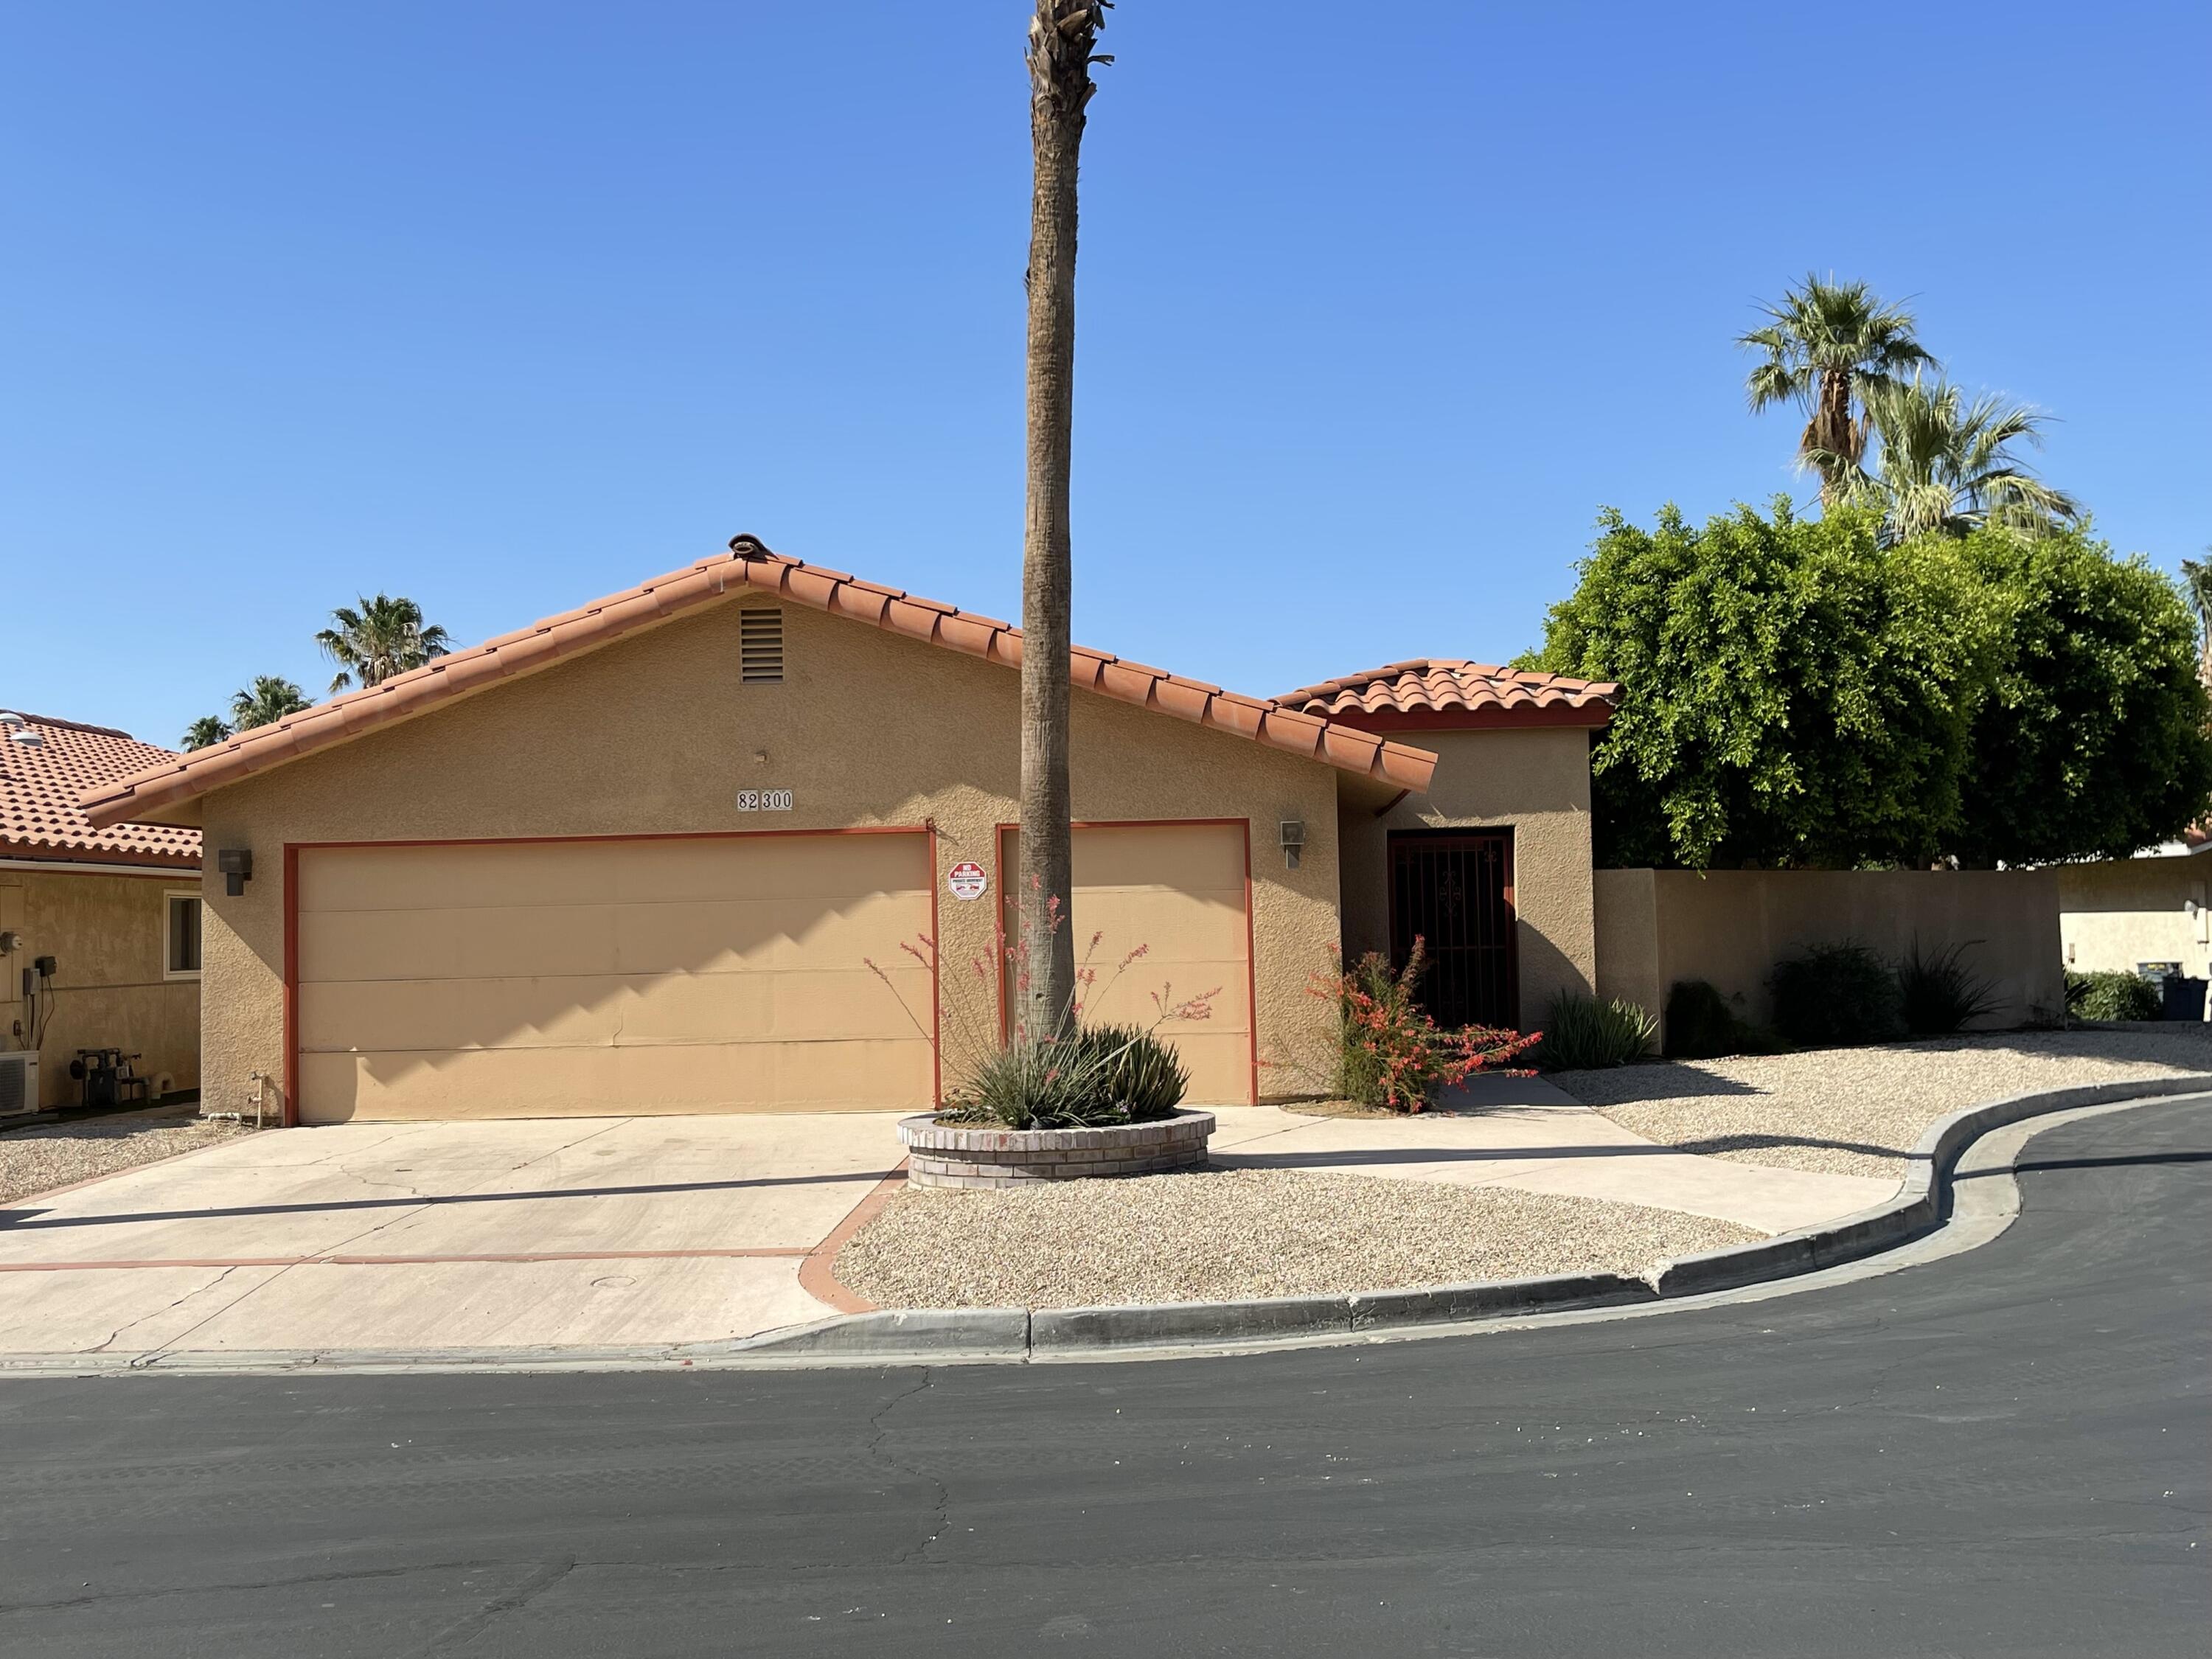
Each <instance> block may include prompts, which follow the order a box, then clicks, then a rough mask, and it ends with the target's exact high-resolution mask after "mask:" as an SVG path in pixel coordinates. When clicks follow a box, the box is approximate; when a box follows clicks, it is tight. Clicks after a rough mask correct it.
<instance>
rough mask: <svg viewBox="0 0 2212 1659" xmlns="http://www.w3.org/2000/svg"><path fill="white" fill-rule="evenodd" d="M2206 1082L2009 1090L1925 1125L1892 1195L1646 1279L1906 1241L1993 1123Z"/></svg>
mask: <svg viewBox="0 0 2212 1659" xmlns="http://www.w3.org/2000/svg"><path fill="white" fill-rule="evenodd" d="M2207 1089H2212V1075H2208V1074H2205V1073H2196V1074H2193V1075H2191V1076H2187V1077H2175V1078H2159V1079H2153V1080H2151V1081H2148V1082H2136V1083H2102V1084H2093V1085H2087V1086H2083V1087H2079V1088H2073V1089H2050V1090H2045V1091H2043V1092H2041V1093H2039V1094H2028V1095H2015V1096H2013V1097H2010V1098H2009V1099H2006V1100H1993V1101H1990V1102H1989V1103H1986V1104H1984V1105H1980V1106H1969V1107H1968V1108H1966V1110H1964V1111H1961V1112H1954V1113H1952V1114H1951V1115H1950V1116H1948V1117H1947V1118H1942V1119H1939V1120H1938V1121H1936V1122H1934V1123H1931V1124H1929V1126H1928V1132H1927V1133H1925V1134H1923V1135H1922V1136H1921V1137H1920V1142H1919V1144H1918V1145H1917V1146H1915V1147H1914V1148H1913V1149H1912V1161H1911V1167H1910V1169H1909V1170H1907V1171H1906V1173H1905V1182H1904V1185H1903V1186H1902V1187H1901V1188H1899V1190H1898V1193H1897V1194H1896V1196H1895V1197H1893V1198H1892V1199H1890V1200H1888V1201H1887V1203H1884V1204H1880V1205H1877V1206H1875V1207H1874V1208H1873V1209H1870V1210H1861V1211H1860V1212H1858V1213H1857V1214H1856V1215H1847V1216H1844V1217H1841V1218H1838V1219H1837V1220H1834V1221H1830V1222H1825V1223H1823V1224H1822V1225H1820V1226H1818V1227H1808V1228H1805V1229H1803V1230H1802V1231H1798V1232H1794V1233H1783V1234H1781V1235H1779V1236H1778V1237H1773V1238H1769V1239H1763V1240H1761V1241H1760V1242H1759V1243H1756V1244H1738V1245H1735V1246H1734V1247H1733V1248H1731V1249H1725V1250H1708V1251H1706V1252H1705V1253H1704V1254H1702V1255H1685V1256H1677V1257H1676V1258H1675V1259H1674V1261H1669V1262H1667V1263H1665V1264H1663V1265H1662V1267H1660V1268H1659V1269H1658V1271H1657V1272H1656V1273H1654V1274H1653V1275H1652V1280H1651V1282H1652V1287H1653V1289H1654V1290H1655V1291H1657V1293H1658V1294H1659V1295H1660V1296H1661V1297H1679V1296H1697V1295H1700V1294H1702V1293H1703V1292H1705V1291H1730V1290H1735V1289H1738V1288H1740V1287H1741V1286H1742V1285H1756V1284H1759V1283H1761V1282H1763V1281H1765V1280H1766V1279H1786V1278H1789V1277H1791V1276H1793V1275H1795V1274H1797V1273H1814V1272H1816V1271H1818V1270H1819V1269H1820V1268H1822V1267H1839V1266H1841V1265H1842V1264H1843V1263H1844V1262H1846V1261H1858V1260H1859V1259H1860V1258H1862V1257H1863V1256H1869V1255H1874V1254H1875V1252H1877V1251H1880V1250H1887V1249H1893V1248H1894V1247H1895V1246H1897V1245H1899V1244H1906V1243H1911V1241H1912V1240H1914V1239H1916V1238H1918V1237H1921V1236H1922V1235H1923V1234H1925V1233H1929V1232H1932V1231H1935V1229H1936V1228H1937V1227H1939V1226H1941V1225H1942V1222H1943V1218H1944V1217H1945V1216H1946V1215H1948V1213H1949V1212H1950V1182H1951V1171H1952V1170H1953V1169H1954V1167H1955V1166H1956V1165H1957V1164H1958V1161H1959V1154H1960V1153H1961V1152H1964V1151H1966V1148H1967V1147H1968V1146H1971V1145H1972V1143H1973V1142H1974V1141H1975V1140H1977V1139H1979V1138H1980V1137H1982V1136H1983V1135H1985V1134H1987V1133H1989V1132H1990V1130H1992V1129H2002V1128H2003V1127H2005V1126H2006V1125H2007V1124H2009V1123H2017V1122H2019V1121H2021V1120H2022V1119H2023V1118H2030V1117H2038V1116H2040V1115H2043V1114H2044V1113H2046V1112H2063V1111H2068V1110H2070V1109H2073V1108H2075V1107H2076V1106H2107V1105H2114V1104H2117V1103H2120V1102H2122V1101H2130V1100H2153V1099H2157V1098H2159V1097H2163V1096H2168V1095H2190V1094H2198V1093H2202V1092H2203V1091H2205V1090H2207Z"/></svg>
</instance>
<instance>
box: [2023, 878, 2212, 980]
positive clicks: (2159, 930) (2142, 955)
mask: <svg viewBox="0 0 2212 1659" xmlns="http://www.w3.org/2000/svg"><path fill="white" fill-rule="evenodd" d="M2208 870H2212V853H2200V854H2196V855H2194V856H2192V857H2188V858H2154V859H2115V860H2112V861H2111V862H2109V863H2102V864H2066V865H2061V866H2059V868H2058V905H2059V912H2060V915H2059V924H2058V925H2059V936H2060V938H2061V939H2063V941H2064V944H2065V949H2066V965H2067V966H2068V967H2069V968H2072V969H2076V970H2077V971H2079V972H2081V973H2090V972H2093V971H2095V970H2097V969H2117V970H2119V971H2122V972H2125V973H2133V972H2135V971H2136V967H2137V965H2138V964H2139V963H2146V962H2178V963H2180V964H2181V971H2182V972H2183V973H2185V974H2186V975H2189V976H2190V977H2191V978H2192V979H2203V978H2205V977H2207V976H2208V975H2212V912H2207V911H2206V909H2205V908H2204V904H2205V900H2206V898H2207V897H2208V896H2212V895H2208V893H2207V891H2206V876H2207V872H2208ZM2191 903H2194V904H2195V905H2196V906H2197V913H2196V914H2195V915H2191V914H2190V913H2189V909H2188V907H2189V906H2190V905H2191Z"/></svg>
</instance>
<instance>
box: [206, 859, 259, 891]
mask: <svg viewBox="0 0 2212 1659" xmlns="http://www.w3.org/2000/svg"><path fill="white" fill-rule="evenodd" d="M215 867H216V873H218V874H219V875H221V876H222V890H223V891H224V892H225V893H227V894H228V895H229V896H231V897H232V898H236V897H238V896H240V894H242V893H244V892H245V891H246V883H247V882H249V881H251V880H252V879H253V849H252V848H250V847H226V848H222V850H221V851H220V852H218V853H217V854H216V855H215Z"/></svg>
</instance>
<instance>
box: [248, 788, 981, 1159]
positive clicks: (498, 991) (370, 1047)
mask: <svg viewBox="0 0 2212 1659" xmlns="http://www.w3.org/2000/svg"><path fill="white" fill-rule="evenodd" d="M932 841H933V838H932V836H930V834H929V832H928V831H927V830H926V829H901V830H890V831H847V832H842V833H838V832H832V833H827V834H824V833H820V832H775V831H770V832H766V833H754V834H738V835H729V836H645V837H635V838H577V839H564V840H542V841H509V842H378V843H364V844H349V845H321V846H303V847H298V848H288V849H287V851H286V859H285V863H286V872H285V875H286V883H285V884H286V891H287V897H288V901H289V907H290V915H289V923H290V925H289V927H288V930H287V932H288V939H287V957H288V961H287V974H286V979H287V987H288V990H289V1017H290V1023H291V1024H292V1026H293V1031H292V1033H291V1036H292V1042H291V1044H290V1047H291V1049H292V1054H293V1065H294V1077H293V1079H292V1088H291V1090H290V1091H289V1092H290V1094H291V1097H292V1098H293V1100H295V1102H297V1103H298V1117H299V1120H300V1121H303V1122H310V1123H328V1122H342V1121H347V1120H349V1119H375V1120H395V1119H396V1120H406V1119H421V1118H471V1117H563V1116H611V1115H630V1114H642V1113H677V1112H745V1111H756V1112H757V1111H836V1110H860V1111H884V1110H892V1109H908V1110H915V1109H926V1108H927V1107H928V1106H929V1105H930V1104H931V1103H933V1099H934V1097H935V1094H936V1086H937V1079H936V1054H935V1048H934V1044H933V1042H932V1041H931V1040H930V1038H929V1037H927V1036H925V1035H924V1034H923V1028H928V1029H933V1027H934V1015H933V1008H934V1006H935V1001H936V994H935V987H934V985H933V972H932V970H930V969H927V968H925V967H923V966H921V964H920V963H918V962H917V961H916V960H915V957H914V956H913V955H911V954H909V953H908V951H902V949H901V948H900V947H901V945H902V944H908V943H911V942H913V941H915V939H917V938H918V937H920V936H927V937H932V938H933V937H934V936H935V927H934V922H933V903H934V895H933V881H932V878H931V871H932V869H933V862H934V851H933V845H932ZM871 962H873V963H875V964H876V967H871V966H870V965H869V964H870V963H871ZM878 968H879V969H881V972H880V974H879V973H878V971H877V969H878ZM886 981H889V982H888V983H886Z"/></svg>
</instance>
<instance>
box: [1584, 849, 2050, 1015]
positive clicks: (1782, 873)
mask: <svg viewBox="0 0 2212 1659" xmlns="http://www.w3.org/2000/svg"><path fill="white" fill-rule="evenodd" d="M1595 893H1596V899H1597V969H1598V971H1597V984H1598V994H1600V995H1601V996H1607V997H1624V998H1626V999H1627V1000H1630V1001H1632V1002H1635V1003H1638V1004H1641V1005H1642V1006H1644V1007H1645V1008H1648V1009H1650V1011H1651V1012H1653V1013H1655V1014H1658V1015H1661V1016H1662V1018H1663V1017H1664V1013H1665V1006H1666V1000H1667V993H1668V988H1669V987H1671V986H1673V985H1674V982H1675V981H1677V980H1685V979H1703V980H1710V981H1711V982H1712V983H1713V984H1714V985H1716V986H1717V987H1719V989H1720V991H1721V994H1723V996H1725V997H1727V998H1728V999H1729V1004H1730V1006H1733V1007H1734V1008H1735V1010H1736V1012H1738V1014H1740V1015H1741V1017H1742V1018H1746V1019H1748V1020H1751V1021H1752V1022H1753V1023H1754V1024H1765V1022H1767V1021H1768V1020H1769V1019H1771V1017H1772V1013H1773V1002H1772V997H1771V994H1770V993H1769V992H1768V990H1767V985H1766V981H1767V976H1768V975H1771V973H1772V972H1773V971H1774V964H1775V963H1777V962H1779V961H1781V960H1782V959H1783V958H1784V957H1789V956H1792V955H1795V954H1796V952H1798V951H1802V950H1803V949H1805V948H1806V947H1807V946H1808V945H1829V944H1835V943H1838V942H1841V941H1843V940H1846V939H1849V940H1854V941H1856V942H1857V943H1858V944H1861V945H1867V946H1869V948H1870V949H1872V950H1874V951H1878V952H1879V953H1881V955H1882V956H1884V957H1888V958H1890V959H1892V960H1895V959H1897V958H1899V957H1903V956H1904V955H1905V953H1906V952H1907V951H1910V950H1911V948H1912V945H1913V942H1914V941H1915V940H1916V939H1917V940H1918V941H1919V943H1920V945H1921V946H1922V947H1923V949H1924V950H1926V949H1937V948H1941V947H1942V946H1945V945H1967V946H1968V949H1967V952H1966V963H1967V964H1968V966H1970V967H1971V968H1972V969H1973V970H1974V971H1975V972H1976V973H1978V974H1979V975H1982V976H1983V977H1984V978H1985V979H1987V980H1989V981H1990V984H1991V987H1992V990H1993V992H1994V994H1995V995H1996V999H1997V1003H1998V1006H1996V1009H1995V1010H1994V1011H1993V1012H1992V1013H1991V1014H1990V1017H1989V1018H1987V1019H1986V1020H1984V1021H1983V1022H1982V1023H1983V1024H1985V1025H1988V1026H1992V1027H1997V1026H2008V1025H2019V1024H2025V1023H2026V1022H2027V1021H2028V1020H2029V1019H2031V1018H2036V1017H2038V1016H2047V1015H2053V1014H2056V1013H2057V1012H2059V1011H2060V1010H2061V1009H2063V1006H2065V995H2066V993H2065V984H2064V979H2063V967H2062V964H2061V962H2060V953H2059V943H2058V876H2057V872H2055V871H2051V870H2003V871H1985V870H1958V871H1931V870H1715V871H1710V872H1705V873H1703V874H1700V873H1699V872H1697V871H1694V870H1600V871H1598V872H1595Z"/></svg>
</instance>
